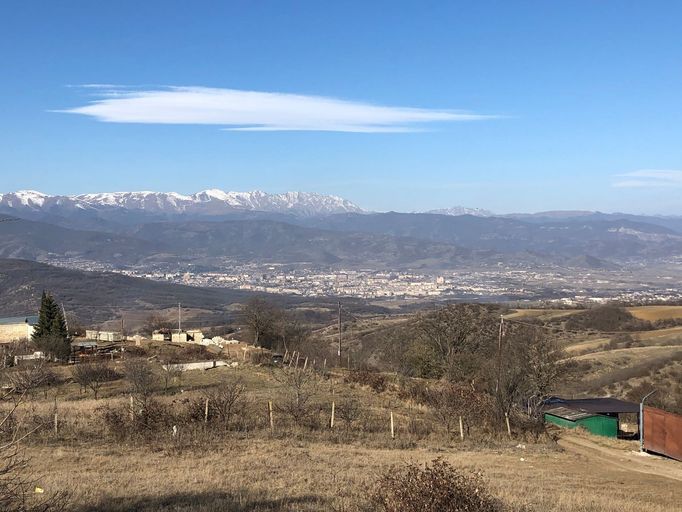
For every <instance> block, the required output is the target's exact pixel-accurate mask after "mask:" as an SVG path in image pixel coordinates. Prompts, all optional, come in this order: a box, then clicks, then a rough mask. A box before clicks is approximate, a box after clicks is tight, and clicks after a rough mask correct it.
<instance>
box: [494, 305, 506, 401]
mask: <svg viewBox="0 0 682 512" xmlns="http://www.w3.org/2000/svg"><path fill="white" fill-rule="evenodd" d="M503 334H504V317H503V316H502V315H500V329H499V332H498V335H497V380H496V382H495V393H496V394H497V393H498V392H499V390H500V377H501V374H502V336H503Z"/></svg>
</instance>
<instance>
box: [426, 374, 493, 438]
mask: <svg viewBox="0 0 682 512" xmlns="http://www.w3.org/2000/svg"><path fill="white" fill-rule="evenodd" d="M426 398H427V402H428V405H429V406H430V407H431V408H432V410H433V412H434V415H435V416H436V418H437V419H438V420H439V421H440V423H441V424H442V425H443V427H445V429H446V430H447V432H448V433H449V434H452V433H453V432H454V431H455V426H456V425H458V424H459V417H460V416H461V417H462V418H463V421H464V423H466V424H469V422H470V420H471V419H472V418H476V421H477V422H478V423H479V424H482V425H486V424H488V423H490V411H491V410H492V409H493V407H492V405H493V404H492V397H490V395H487V394H485V393H482V392H478V391H475V390H474V389H472V388H471V386H466V385H458V384H452V383H449V382H443V383H441V384H440V385H438V386H437V387H435V388H430V389H429V390H428V391H427V392H426Z"/></svg>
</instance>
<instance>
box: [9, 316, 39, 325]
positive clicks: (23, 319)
mask: <svg viewBox="0 0 682 512" xmlns="http://www.w3.org/2000/svg"><path fill="white" fill-rule="evenodd" d="M37 323H38V317H37V316H36V315H26V316H9V317H7V318H0V325H12V324H30V325H36V324H37Z"/></svg>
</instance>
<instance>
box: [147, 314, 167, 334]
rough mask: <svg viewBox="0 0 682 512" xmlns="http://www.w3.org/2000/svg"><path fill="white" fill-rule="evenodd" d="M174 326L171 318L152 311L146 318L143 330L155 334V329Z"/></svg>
mask: <svg viewBox="0 0 682 512" xmlns="http://www.w3.org/2000/svg"><path fill="white" fill-rule="evenodd" d="M172 328H173V323H172V322H171V321H170V320H168V318H166V317H165V316H163V315H161V314H159V313H151V314H150V315H149V316H148V317H147V318H146V319H145V322H144V326H143V327H142V329H143V331H144V332H145V333H147V334H149V335H151V334H153V333H154V331H160V330H163V329H172Z"/></svg>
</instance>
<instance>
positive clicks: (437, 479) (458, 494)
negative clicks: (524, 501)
mask: <svg viewBox="0 0 682 512" xmlns="http://www.w3.org/2000/svg"><path fill="white" fill-rule="evenodd" d="M370 500H371V502H372V504H373V505H374V510H381V511H384V512H465V511H466V512H502V511H505V510H507V507H506V506H504V504H503V503H502V502H500V501H499V500H498V499H497V498H495V497H493V496H492V495H491V494H490V493H489V492H488V490H487V489H486V487H485V485H484V483H483V480H482V478H481V476H480V474H477V473H465V472H463V471H461V470H458V469H455V468H454V467H452V466H451V465H449V464H448V463H447V462H444V461H443V460H441V459H436V460H434V461H433V462H431V464H428V463H427V464H425V465H424V466H423V467H422V466H420V465H417V464H407V465H405V466H403V467H393V468H391V469H389V470H388V471H387V472H386V473H384V475H383V476H382V477H381V478H379V480H378V481H377V482H376V484H375V486H374V489H373V491H372V493H371V495H370Z"/></svg>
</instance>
